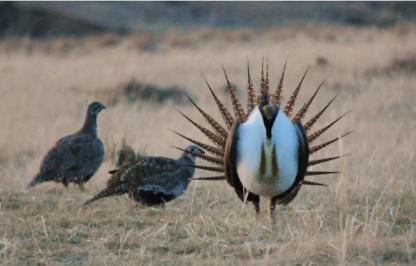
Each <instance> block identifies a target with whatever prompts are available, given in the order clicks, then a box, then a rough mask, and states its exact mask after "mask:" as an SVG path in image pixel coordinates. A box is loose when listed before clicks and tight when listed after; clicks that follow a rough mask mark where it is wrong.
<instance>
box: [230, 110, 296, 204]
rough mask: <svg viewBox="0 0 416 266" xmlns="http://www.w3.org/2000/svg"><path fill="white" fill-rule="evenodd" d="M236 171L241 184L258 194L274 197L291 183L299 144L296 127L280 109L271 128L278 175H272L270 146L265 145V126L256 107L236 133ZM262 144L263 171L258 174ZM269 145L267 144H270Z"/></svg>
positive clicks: (293, 178)
mask: <svg viewBox="0 0 416 266" xmlns="http://www.w3.org/2000/svg"><path fill="white" fill-rule="evenodd" d="M237 134H238V142H237V151H238V152H237V173H238V175H239V177H240V180H241V183H242V184H243V186H244V187H245V188H246V189H247V190H248V191H250V192H253V193H255V194H257V195H260V196H265V197H273V196H276V195H278V194H280V193H282V192H284V191H286V190H287V189H288V188H289V187H290V186H291V185H292V184H293V182H294V180H295V178H296V174H297V169H298V157H297V155H298V147H299V142H298V139H297V134H296V128H295V127H294V125H293V123H292V122H291V120H290V119H289V118H288V117H287V116H286V115H285V113H284V112H283V111H282V110H281V111H280V112H279V113H278V115H277V117H276V120H275V122H274V124H273V127H272V142H271V145H273V144H274V145H275V146H276V153H277V165H278V170H279V172H278V176H271V175H270V173H271V162H270V159H271V153H272V146H267V144H266V129H265V126H264V123H263V118H262V116H261V113H260V111H259V109H258V108H256V109H254V110H253V112H252V113H251V114H250V116H249V117H248V119H247V121H246V122H244V123H243V124H241V125H240V128H239V130H238V132H237ZM263 143H264V146H265V151H266V154H265V155H266V156H265V157H266V160H267V159H269V161H268V162H267V163H266V173H265V176H259V175H258V170H259V167H260V159H261V150H262V146H263ZM269 145H270V144H269Z"/></svg>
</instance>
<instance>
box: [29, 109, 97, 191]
mask: <svg viewBox="0 0 416 266" xmlns="http://www.w3.org/2000/svg"><path fill="white" fill-rule="evenodd" d="M103 109H105V106H104V105H103V104H101V103H99V102H93V103H91V104H90V105H89V106H88V110H87V115H86V118H85V122H84V125H83V126H82V128H81V129H80V130H79V131H78V132H76V133H74V134H72V135H68V136H66V137H63V138H61V139H60V140H58V141H57V142H56V143H55V146H54V147H53V148H52V149H50V150H49V152H48V153H47V154H46V156H45V157H44V158H43V160H42V163H41V166H40V170H39V173H38V174H37V175H36V176H35V177H34V178H33V180H32V181H31V182H30V183H29V185H28V188H30V187H33V186H35V185H38V184H40V183H43V182H47V181H55V182H61V183H62V184H63V185H64V186H65V187H67V186H68V183H75V184H77V185H78V186H79V188H80V189H81V190H84V183H85V182H87V181H88V180H89V179H90V178H91V177H92V176H93V175H94V174H95V172H96V171H97V170H98V168H99V167H100V166H101V163H102V162H103V159H104V145H103V143H102V142H101V140H100V139H99V138H98V137H97V115H98V114H99V113H100V112H101V110H103Z"/></svg>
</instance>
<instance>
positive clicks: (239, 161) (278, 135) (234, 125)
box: [177, 63, 349, 219]
mask: <svg viewBox="0 0 416 266" xmlns="http://www.w3.org/2000/svg"><path fill="white" fill-rule="evenodd" d="M263 65H264V64H263V63H262V70H261V84H260V93H259V94H260V95H259V96H258V97H256V93H255V90H254V88H253V83H252V80H251V76H250V68H249V64H248V63H247V72H248V90H247V99H248V100H247V111H245V110H244V108H243V106H242V104H241V102H240V99H239V98H238V96H237V94H236V91H235V88H233V87H232V86H231V84H230V81H229V80H228V77H227V74H226V72H225V70H224V74H225V79H226V82H227V87H228V92H229V94H230V97H231V102H232V106H233V109H234V116H233V115H232V114H231V112H230V111H229V110H228V109H227V108H226V107H225V105H224V104H223V103H222V102H221V100H220V99H219V98H218V97H217V95H216V94H215V92H214V91H213V90H212V88H211V87H210V85H209V83H208V81H207V80H206V79H205V81H206V83H207V85H208V89H209V90H210V92H211V94H212V96H213V98H214V100H215V102H216V104H217V107H218V109H219V111H220V113H221V115H222V117H223V119H224V121H225V125H226V128H225V127H224V126H222V125H221V124H220V123H219V122H217V121H216V120H215V119H214V118H212V116H210V115H209V114H208V113H207V112H205V111H204V110H203V109H202V108H200V107H199V106H198V105H197V104H196V103H195V102H194V101H193V100H192V99H191V98H189V97H188V98H189V100H190V101H191V103H192V104H193V105H194V106H195V107H196V109H197V110H198V111H199V112H200V113H201V114H202V116H203V117H204V118H205V120H206V121H207V122H208V124H209V125H210V126H211V127H212V130H210V129H208V128H206V127H203V126H202V125H201V124H198V123H196V122H195V121H193V120H191V118H189V117H188V116H186V115H185V114H183V113H181V114H182V115H183V116H184V117H185V118H186V119H187V120H189V121H190V122H191V123H192V124H193V125H194V126H196V127H197V128H198V129H199V130H200V131H202V132H203V134H204V135H206V136H207V137H208V139H209V140H210V141H211V142H212V143H213V144H214V145H209V144H205V143H203V142H201V141H198V140H195V139H192V138H189V137H187V136H185V135H182V134H180V133H177V134H179V135H180V136H181V137H183V138H185V139H187V140H188V141H190V142H192V143H194V144H196V145H198V146H200V147H202V148H203V149H205V150H206V151H207V152H209V153H210V154H211V155H199V157H201V159H204V160H206V161H209V162H211V163H213V164H215V165H217V166H215V167H211V166H198V165H196V166H195V167H196V168H201V169H205V170H209V171H213V172H218V173H220V175H219V176H212V177H199V178H194V180H224V179H225V180H226V181H227V182H228V184H229V185H231V186H232V187H233V188H234V190H235V192H236V193H237V195H238V197H239V198H240V199H241V200H242V201H243V202H247V201H251V202H252V203H253V204H254V206H255V210H256V213H258V212H259V211H260V207H259V202H260V196H261V197H265V198H269V199H270V207H269V210H270V215H271V218H272V219H274V209H275V205H276V204H288V203H289V202H291V201H292V200H293V199H294V198H295V196H296V195H297V194H298V192H299V190H300V188H301V186H302V185H324V184H321V183H317V182H314V181H310V180H305V176H311V175H323V174H331V173H336V172H326V171H308V170H307V168H308V167H309V166H312V165H316V164H320V163H324V162H328V161H331V160H334V159H337V158H339V157H341V156H334V157H329V158H321V159H316V160H310V159H309V155H311V154H313V153H315V152H317V151H318V150H320V149H322V148H324V147H326V146H328V145H330V144H331V143H334V142H335V141H337V140H338V139H340V138H341V137H344V136H346V135H347V134H349V132H348V133H346V134H344V135H342V136H340V137H338V138H335V139H332V140H330V141H327V142H324V143H321V144H318V145H316V146H312V147H311V146H310V144H311V143H312V142H315V141H316V139H317V138H318V137H319V136H320V135H321V134H322V133H324V132H325V131H326V130H328V129H329V128H330V127H331V126H332V125H334V124H335V123H336V122H337V121H339V120H340V119H341V118H342V117H343V116H344V115H345V114H343V115H341V116H340V117H339V118H337V119H336V120H335V121H333V122H331V123H329V124H328V125H326V126H325V127H323V128H321V129H319V130H317V131H315V132H313V133H311V134H307V132H309V131H310V130H311V128H312V126H313V125H314V124H315V122H316V121H317V120H318V118H319V117H320V116H321V115H322V114H323V113H324V112H325V110H327V108H328V106H329V105H330V104H331V103H332V102H333V101H334V99H335V97H336V96H335V97H334V98H332V99H331V101H330V102H329V103H328V104H327V105H326V106H324V107H323V109H322V110H321V111H319V112H318V113H317V114H316V115H314V116H313V117H312V118H310V120H308V121H307V122H303V118H304V116H305V114H306V112H307V110H308V107H309V106H310V105H311V103H312V101H313V99H314V98H315V96H316V94H317V93H318V91H319V90H320V88H321V86H322V85H323V83H321V84H320V85H319V87H318V88H317V89H316V91H315V92H314V93H313V95H312V96H311V98H310V99H309V100H308V101H307V102H306V103H305V104H304V105H303V106H302V107H301V108H300V110H299V111H298V112H297V113H296V114H295V115H293V114H292V113H293V107H294V104H295V101H296V98H297V96H298V93H299V90H300V87H301V85H302V82H303V80H304V78H305V76H306V73H307V71H305V74H304V75H303V77H302V78H301V80H300V82H299V84H298V85H297V87H296V88H295V90H294V92H293V93H292V95H291V97H290V99H289V101H288V102H287V104H286V105H285V106H284V107H283V106H282V105H281V104H282V103H281V101H282V87H283V79H284V74H285V68H286V64H285V66H284V68H283V72H282V75H281V77H280V81H279V83H278V85H277V88H276V89H275V90H274V91H273V92H270V89H269V74H268V64H267V66H266V74H265V75H264V70H263V69H264V67H263Z"/></svg>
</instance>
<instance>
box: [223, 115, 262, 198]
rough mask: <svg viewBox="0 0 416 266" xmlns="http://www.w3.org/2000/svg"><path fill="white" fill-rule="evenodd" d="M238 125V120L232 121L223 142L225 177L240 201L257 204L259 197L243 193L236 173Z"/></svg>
mask: <svg viewBox="0 0 416 266" xmlns="http://www.w3.org/2000/svg"><path fill="white" fill-rule="evenodd" d="M239 127H240V122H238V121H236V122H234V124H233V126H232V127H231V129H230V133H229V134H228V138H227V142H226V144H225V151H224V169H225V177H226V180H227V182H228V184H230V185H231V186H232V187H233V188H234V190H235V192H236V193H237V195H238V197H239V198H240V200H241V201H243V202H244V201H252V202H253V203H254V204H258V202H259V201H260V197H259V196H258V195H256V194H253V193H251V192H248V195H246V200H245V195H244V192H245V191H244V190H245V189H244V187H243V185H242V184H241V181H240V178H239V177H238V173H237V142H238V134H237V132H238V129H239Z"/></svg>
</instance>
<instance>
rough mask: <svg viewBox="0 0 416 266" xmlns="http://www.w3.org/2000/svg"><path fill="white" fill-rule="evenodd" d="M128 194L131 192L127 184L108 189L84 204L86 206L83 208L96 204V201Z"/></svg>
mask: <svg viewBox="0 0 416 266" xmlns="http://www.w3.org/2000/svg"><path fill="white" fill-rule="evenodd" d="M127 192H129V191H128V189H127V185H126V184H119V185H117V186H115V187H107V188H105V189H104V190H103V191H101V192H100V193H98V194H97V195H95V196H94V197H93V198H91V199H89V200H87V201H86V202H84V204H83V205H82V206H83V207H86V206H87V205H89V204H91V203H92V202H94V201H96V200H99V199H102V198H106V197H112V196H116V195H122V194H125V193H127Z"/></svg>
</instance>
